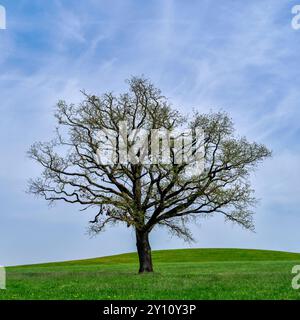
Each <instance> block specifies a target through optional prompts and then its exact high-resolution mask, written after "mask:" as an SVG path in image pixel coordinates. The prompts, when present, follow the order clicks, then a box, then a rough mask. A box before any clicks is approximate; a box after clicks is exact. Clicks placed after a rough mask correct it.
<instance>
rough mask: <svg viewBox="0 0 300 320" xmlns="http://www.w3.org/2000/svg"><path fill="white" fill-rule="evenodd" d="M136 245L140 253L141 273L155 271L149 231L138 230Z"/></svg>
mask: <svg viewBox="0 0 300 320" xmlns="http://www.w3.org/2000/svg"><path fill="white" fill-rule="evenodd" d="M136 247H137V252H138V255H139V261H140V269H139V273H145V272H153V266H152V257H151V247H150V244H149V233H148V232H141V231H138V230H136Z"/></svg>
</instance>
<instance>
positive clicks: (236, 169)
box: [29, 77, 271, 273]
mask: <svg viewBox="0 0 300 320" xmlns="http://www.w3.org/2000/svg"><path fill="white" fill-rule="evenodd" d="M128 84H129V91H128V92H127V93H125V94H121V95H114V94H113V93H106V94H103V95H102V96H99V97H98V96H94V95H90V94H87V93H85V92H82V93H83V97H84V98H83V101H82V103H80V104H79V105H74V104H70V105H68V104H67V103H66V102H64V101H60V102H59V103H58V104H57V111H56V114H55V116H56V118H57V120H58V127H57V135H56V137H55V138H54V139H53V140H52V141H50V142H49V143H41V142H38V143H35V144H34V145H33V146H32V147H31V149H30V150H29V156H30V157H31V158H32V159H34V160H36V161H37V162H38V163H39V164H40V165H42V167H43V173H42V175H41V177H39V178H37V179H32V180H30V182H29V192H31V193H33V194H35V195H38V196H42V197H44V198H45V199H46V200H47V201H49V202H50V203H53V202H56V201H60V200H62V201H65V202H67V203H73V204H80V205H82V210H86V209H92V208H94V210H95V218H94V219H93V220H92V221H90V231H91V232H92V233H98V232H100V231H102V230H103V228H104V227H105V226H106V225H110V224H115V223H118V222H123V223H125V224H126V225H127V227H131V228H133V229H134V231H135V234H136V245H137V252H138V256H139V263H140V267H139V272H140V273H143V272H152V271H153V266H152V258H151V247H150V244H149V234H150V232H151V231H152V230H153V229H154V227H156V226H163V227H166V228H168V230H169V231H170V232H171V233H173V234H175V235H177V236H179V237H182V238H184V239H185V240H192V235H191V232H190V231H189V229H188V227H187V225H188V223H189V222H191V221H194V219H197V218H201V217H209V216H212V215H214V214H221V215H224V217H225V219H226V220H229V221H232V222H235V223H237V224H239V225H241V226H243V227H244V228H246V229H253V228H254V226H253V212H252V211H251V210H250V209H251V207H253V205H254V204H255V202H256V201H255V198H254V197H253V190H252V189H251V187H250V184H249V174H250V173H251V171H252V170H253V169H255V167H256V166H257V164H258V163H259V162H261V161H262V160H263V159H265V158H266V157H269V156H270V155H271V153H270V151H269V150H268V149H267V148H266V147H265V146H264V145H261V144H258V143H250V142H248V141H247V140H246V139H245V138H238V137H236V136H235V134H234V129H233V123H232V121H231V119H230V118H229V117H228V115H227V114H226V113H224V112H218V113H212V112H211V113H208V114H198V113H195V114H194V115H193V117H192V120H188V119H187V118H185V117H183V116H182V115H181V114H180V113H179V112H178V111H176V110H174V109H172V107H171V105H170V104H169V102H168V100H167V99H166V98H165V97H164V96H162V94H161V91H160V90H159V89H157V88H155V87H154V86H153V84H152V83H150V82H149V80H147V79H144V78H138V77H133V78H131V79H130V80H128ZM121 121H123V123H124V122H125V123H126V129H127V130H128V136H129V135H130V133H132V132H135V133H136V132H137V131H138V129H146V130H150V129H166V130H168V132H172V131H174V130H178V129H179V128H180V127H182V125H183V124H185V125H187V126H188V127H189V128H190V129H192V130H196V128H199V127H200V128H202V130H203V132H204V134H203V136H204V138H203V145H202V151H203V152H202V153H203V158H204V160H205V165H204V169H203V170H201V172H200V171H199V172H194V173H192V174H191V173H189V172H188V170H187V169H188V168H189V165H190V164H189V163H188V161H182V163H176V161H174V159H175V157H176V154H175V152H174V142H173V143H170V144H169V149H170V150H169V151H170V155H171V162H170V163H151V162H150V163H145V162H144V161H139V160H141V154H142V151H143V150H142V149H141V148H140V149H138V150H135V151H134V148H133V149H132V147H133V145H134V141H133V140H134V139H132V141H129V142H128V145H127V147H126V148H127V151H128V150H131V152H133V153H134V156H136V157H137V159H138V161H128V162H122V161H120V153H118V152H117V153H116V154H115V159H116V160H117V161H116V162H115V163H109V164H107V163H105V164H104V163H102V162H101V161H99V157H98V156H95V155H99V150H100V149H99V148H100V146H99V144H100V142H101V141H100V140H101V139H99V136H101V135H100V133H101V132H102V133H103V132H109V133H110V135H111V133H115V137H116V141H117V144H118V143H120V141H121V139H120V136H121V133H120V129H119V123H120V122H121ZM102 136H103V135H102ZM131 136H132V135H131ZM134 137H135V135H134ZM106 138H109V137H108V136H106ZM123 138H124V137H123ZM108 140H109V139H108ZM129 140H130V139H129ZM170 140H171V139H170ZM148 142H149V143H147V146H149V149H150V151H151V141H150V139H149V140H148ZM159 145H160V147H161V142H160V143H159ZM191 145H192V146H195V143H194V139H193V140H192V144H191ZM152 147H153V148H154V146H152ZM146 149H147V148H146ZM132 150H133V151H132ZM180 150H181V149H180V148H179V152H181V151H180ZM165 151H168V150H166V149H165V150H163V149H162V147H161V149H160V154H159V155H160V156H162V153H164V152H165ZM147 152H148V151H147ZM147 152H146V153H145V152H144V153H143V154H144V155H145V154H146V155H147ZM195 152H197V151H195V150H194V151H193V153H192V155H194V154H195ZM100 153H101V152H100ZM139 157H140V158H139Z"/></svg>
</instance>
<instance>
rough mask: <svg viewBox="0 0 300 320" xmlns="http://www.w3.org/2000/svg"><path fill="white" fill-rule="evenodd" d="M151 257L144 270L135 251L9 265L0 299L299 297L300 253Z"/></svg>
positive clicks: (188, 252)
mask: <svg viewBox="0 0 300 320" xmlns="http://www.w3.org/2000/svg"><path fill="white" fill-rule="evenodd" d="M153 261H154V268H155V273H154V274H146V275H138V274H137V268H138V261H137V255H136V254H135V253H128V254H120V255H115V256H109V257H101V258H95V259H86V260H74V261H66V262H55V263H47V264H36V265H27V266H18V267H9V268H7V290H5V291H0V299H300V291H297V290H294V289H292V287H291V280H292V278H293V275H292V274H291V270H292V267H293V266H294V265H296V264H300V254H298V253H289V252H279V251H266V250H246V249H180V250H164V251H154V252H153Z"/></svg>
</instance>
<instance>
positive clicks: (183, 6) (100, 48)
mask: <svg viewBox="0 0 300 320" xmlns="http://www.w3.org/2000/svg"><path fill="white" fill-rule="evenodd" d="M298 2H299V3H297V1H288V0H280V1H279V0H253V1H241V0H240V1H238V0H235V1H233V0H227V1H216V0H214V1H212V0H198V1H194V0H189V1H180V0H149V1H138V0H114V1H108V0H107V1H102V0H84V1H82V0H76V1H75V0H69V1H68V0H64V1H63V0H53V1H44V0H30V1H29V0H13V1H12V0H9V1H8V0H0V5H3V6H4V7H5V8H6V14H7V17H6V20H7V29H6V30H0V112H1V116H0V135H1V139H0V148H1V157H0V203H1V206H0V264H2V265H16V264H26V263H34V262H47V261H60V260H69V259H80V258H89V257H98V256H104V255H111V254H118V253H122V252H131V251H134V250H135V239H134V234H133V231H132V230H130V229H127V228H126V227H121V226H120V227H115V228H112V229H107V230H106V231H105V233H101V234H99V235H98V236H97V237H94V238H90V236H89V235H87V226H88V221H89V219H90V216H88V214H86V213H83V212H80V211H79V208H78V207H76V206H75V207H73V206H68V205H67V204H63V203H58V204H57V205H56V206H55V207H51V208H49V206H48V204H47V203H46V202H45V201H44V200H42V199H36V198H34V197H33V196H32V195H29V194H27V193H26V192H25V191H26V188H27V181H28V180H29V178H31V177H36V176H37V175H38V174H39V173H40V168H39V167H38V165H37V164H36V163H34V162H32V161H31V160H30V159H28V158H27V156H26V151H27V150H28V149H29V147H30V145H31V144H32V143H34V142H36V141H48V140H49V139H51V138H52V137H53V135H54V130H55V119H54V117H53V114H54V109H55V104H56V102H57V101H58V100H60V99H64V100H66V101H67V102H74V103H76V102H79V101H80V99H81V94H80V90H82V89H85V90H86V91H88V92H91V93H93V94H96V95H99V94H101V93H104V92H106V91H114V92H116V93H120V92H123V91H125V90H126V83H125V79H127V78H130V77H131V76H133V75H137V76H139V75H144V76H146V77H147V78H150V79H151V80H152V81H153V83H154V84H155V85H156V86H158V87H159V88H161V89H162V91H163V93H164V95H165V96H167V97H168V98H169V100H170V101H171V102H172V105H173V106H174V107H176V108H178V109H179V110H181V111H183V112H187V113H189V112H192V110H198V111H199V112H208V111H210V110H212V111H219V110H224V111H226V112H228V113H229V114H230V116H231V117H232V118H233V121H234V123H235V127H236V129H237V132H238V134H239V135H240V136H244V135H245V136H246V137H247V138H248V139H249V140H250V141H257V142H260V143H264V144H266V145H267V146H268V147H269V148H270V149H271V150H272V151H273V157H272V158H271V159H268V160H267V161H265V162H264V164H263V165H261V166H260V167H259V168H258V170H257V171H256V173H255V174H253V175H252V177H251V180H252V183H253V187H254V189H255V190H256V197H257V198H258V199H260V203H259V205H258V206H257V208H256V209H255V212H256V214H255V225H256V232H255V233H252V232H250V231H245V230H244V229H242V228H240V227H239V226H236V225H232V224H230V223H229V224H228V223H225V222H224V220H223V218H222V217H220V216H215V217H213V218H210V219H207V220H201V221H199V224H197V225H191V229H192V231H193V235H194V237H195V239H196V242H195V243H192V244H188V243H185V242H183V241H182V240H179V239H177V238H174V237H171V236H170V235H169V234H168V233H166V231H165V230H164V229H158V230H155V231H154V232H153V234H152V235H151V237H150V239H151V244H152V249H154V250H156V249H171V248H189V247H211V248H212V247H231V248H233V247H234V248H256V249H273V250H285V251H293V252H300V247H299V243H300V232H299V227H300V211H299V210H300V209H299V208H300V197H299V194H300V186H299V180H300V147H299V146H300V144H299V138H300V121H299V119H300V90H299V88H300V30H295V29H293V28H292V27H291V20H292V18H293V15H292V13H291V9H292V7H293V6H294V5H296V4H300V0H299V1H298Z"/></svg>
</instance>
